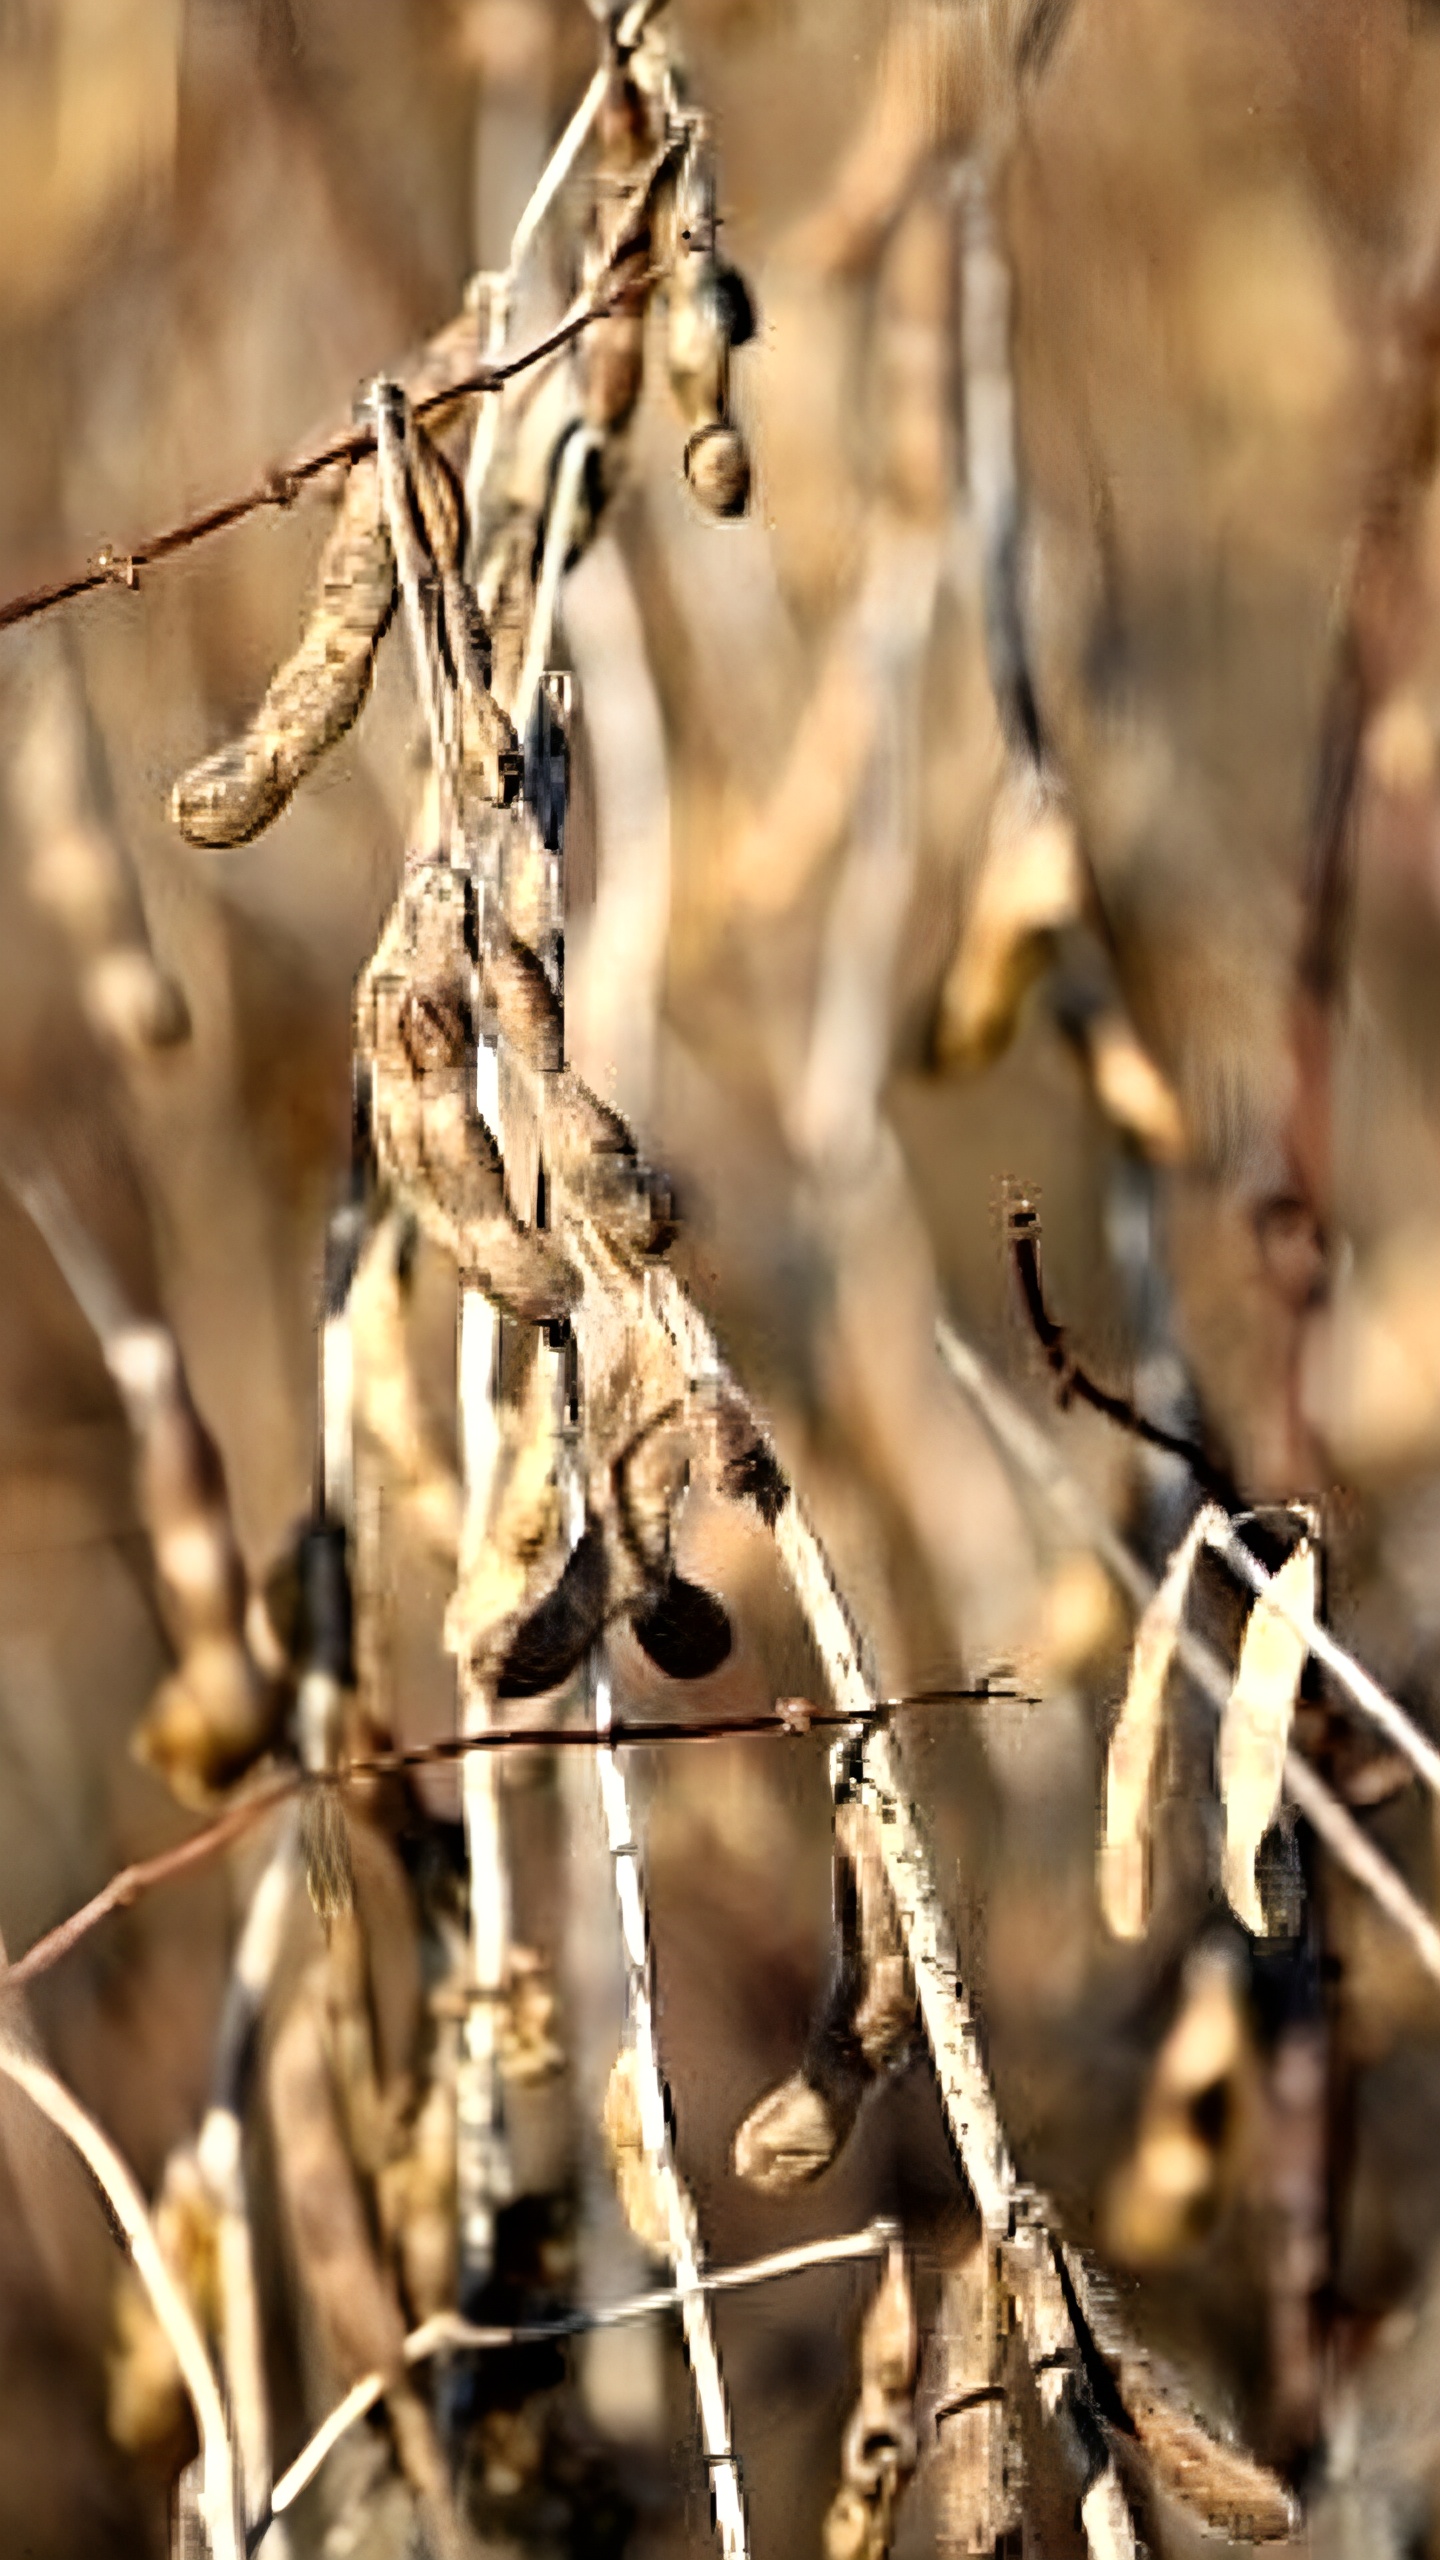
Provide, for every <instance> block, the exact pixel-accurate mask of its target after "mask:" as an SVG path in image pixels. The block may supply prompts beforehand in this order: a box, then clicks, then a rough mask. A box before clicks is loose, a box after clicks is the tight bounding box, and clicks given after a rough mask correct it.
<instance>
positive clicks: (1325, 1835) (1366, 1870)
mask: <svg viewBox="0 0 1440 2560" xmlns="http://www.w3.org/2000/svg"><path fill="white" fill-rule="evenodd" d="M936 1339H937V1341H938V1343H939V1347H940V1355H941V1358H942V1359H943V1360H944V1363H945V1366H946V1367H947V1369H948V1370H949V1371H950V1374H951V1376H952V1377H953V1378H954V1380H955V1382H956V1384H957V1386H959V1387H961V1388H962V1389H963V1391H964V1392H965V1394H966V1395H967V1396H969V1398H970V1400H971V1402H972V1403H973V1404H974V1405H975V1407H976V1408H977V1410H978V1411H979V1413H980V1414H981V1416H982V1418H983V1419H984V1420H985V1421H986V1422H987V1423H988V1424H989V1426H990V1429H991V1430H992V1431H993V1432H994V1434H995V1437H996V1439H997V1440H998V1441H999V1442H1000V1445H1001V1447H1002V1448H1004V1449H1006V1450H1008V1452H1009V1454H1010V1456H1011V1457H1012V1458H1013V1459H1014V1461H1015V1463H1016V1465H1017V1466H1019V1467H1020V1468H1021V1469H1022V1470H1023V1471H1024V1473H1025V1474H1026V1475H1028V1476H1029V1478H1030V1480H1031V1482H1032V1483H1033V1484H1034V1485H1035V1486H1036V1487H1037V1488H1038V1490H1039V1491H1040V1492H1041V1493H1042V1494H1043V1495H1044V1496H1045V1498H1046V1500H1047V1501H1048V1502H1049V1504H1050V1507H1051V1509H1052V1511H1053V1512H1054V1513H1055V1515H1056V1517H1057V1519H1059V1520H1060V1521H1061V1522H1063V1524H1064V1526H1065V1527H1066V1529H1067V1530H1068V1531H1069V1533H1070V1534H1071V1536H1073V1537H1076V1538H1079V1539H1080V1540H1081V1541H1082V1542H1083V1543H1084V1544H1085V1545H1086V1546H1088V1547H1090V1548H1092V1549H1093V1550H1094V1553H1095V1554H1096V1555H1097V1556H1098V1557H1099V1559H1100V1561H1101V1563H1102V1564H1103V1565H1104V1567H1105V1569H1106V1571H1107V1573H1109V1574H1110V1575H1111V1576H1112V1577H1113V1579H1114V1580H1115V1581H1116V1582H1117V1583H1118V1584H1119V1586H1120V1588H1121V1590H1122V1591H1125V1592H1127V1593H1128V1594H1129V1596H1130V1598H1131V1600H1132V1601H1133V1602H1134V1604H1135V1606H1136V1608H1137V1609H1143V1608H1144V1606H1145V1603H1146V1601H1147V1600H1148V1599H1149V1598H1150V1596H1151V1594H1152V1592H1153V1591H1154V1589H1155V1580H1154V1576H1153V1575H1152V1574H1150V1573H1148V1572H1147V1571H1146V1568H1145V1566H1144V1565H1143V1564H1142V1563H1141V1562H1140V1559H1139V1557H1138V1556H1137V1555H1135V1554H1134V1553H1133V1552H1132V1550H1131V1549H1130V1548H1129V1547H1128V1546H1127V1545H1126V1543H1125V1540H1124V1539H1123V1538H1122V1537H1120V1536H1119V1535H1118V1533H1117V1532H1116V1531H1115V1530H1114V1529H1113V1528H1112V1527H1111V1525H1110V1522H1109V1521H1108V1520H1107V1518H1106V1517H1105V1514H1104V1512H1103V1511H1102V1510H1101V1508H1100V1505H1099V1504H1098V1503H1097V1502H1096V1501H1095V1499H1094V1497H1093V1496H1092V1495H1091V1494H1090V1493H1089V1492H1088V1491H1087V1489H1086V1488H1085V1486H1083V1485H1082V1484H1081V1483H1080V1481H1079V1479H1078V1478H1077V1477H1075V1476H1073V1475H1072V1474H1071V1473H1070V1470H1069V1469H1068V1467H1067V1466H1066V1465H1065V1463H1064V1461H1063V1459H1062V1458H1061V1457H1060V1455H1059V1453H1058V1451H1057V1450H1056V1449H1055V1448H1054V1447H1053V1446H1052V1444H1051V1442H1050V1440H1049V1439H1048V1438H1047V1437H1046V1434H1045V1433H1044V1432H1043V1431H1042V1430H1041V1429H1040V1427H1039V1425H1038V1423H1035V1422H1033V1421H1032V1420H1031V1417H1030V1415H1029V1414H1028V1413H1027V1412H1026V1411H1025V1409H1024V1407H1023V1405H1021V1404H1020V1403H1019V1401H1018V1400H1017V1398H1016V1397H1014V1396H1012V1394H1011V1393H1010V1390H1009V1388H1008V1387H1006V1386H1004V1385H1003V1384H1002V1382H1001V1381H1000V1379H999V1378H997V1377H996V1375H995V1373H994V1371H993V1370H992V1369H991V1368H990V1367H989V1366H988V1364H987V1363H986V1362H985V1361H983V1360H982V1359H981V1357H980V1355H979V1353H978V1352H977V1351H975V1350H974V1349H973V1348H972V1347H971V1345H970V1344H969V1343H968V1342H965V1341H963V1340H962V1338H961V1336H960V1335H959V1334H957V1333H956V1331H955V1329H954V1327H953V1326H952V1325H949V1324H945V1323H943V1322H942V1323H941V1324H940V1325H939V1326H938V1327H937V1328H936ZM1260 1570H1261V1568H1260V1567H1259V1566H1257V1567H1256V1571H1257V1573H1258V1572H1259V1571H1260ZM1176 1651H1177V1653H1178V1654H1179V1657H1180V1660H1181V1661H1182V1662H1183V1663H1184V1665H1185V1668H1186V1670H1187V1671H1188V1672H1189V1674H1190V1677H1191V1679H1192V1680H1193V1681H1194V1682H1195V1685H1196V1687H1197V1688H1198V1689H1199V1690H1200V1691H1201V1692H1202V1693H1203V1695H1204V1696H1205V1697H1206V1698H1208V1699H1209V1701H1210V1704H1211V1705H1212V1706H1213V1707H1214V1708H1215V1709H1216V1710H1217V1712H1223V1710H1224V1708H1225V1704H1226V1701H1227V1700H1228V1698H1229V1695H1230V1690H1231V1685H1232V1682H1231V1675H1230V1673H1229V1672H1228V1671H1227V1669H1226V1667H1225V1665H1224V1663H1223V1662H1222V1661H1221V1659H1220V1657H1219V1655H1218V1654H1217V1653H1215V1652H1214V1651H1213V1650H1212V1648H1211V1647H1210V1646H1209V1645H1208V1644H1206V1643H1205V1642H1204V1640H1203V1638H1201V1637H1200V1636H1197V1635H1195V1634H1194V1633H1192V1631H1191V1630H1190V1629H1189V1628H1188V1627H1182V1628H1181V1630H1180V1633H1179V1636H1178V1638H1177V1642H1176ZM1395 1712H1396V1713H1397V1715H1398V1713H1399V1709H1398V1708H1397V1709H1396V1711H1395ZM1285 1789H1286V1793H1287V1794H1288V1795H1289V1796H1290V1798H1291V1800H1292V1802H1293V1803H1294V1804H1296V1805H1297V1806H1298V1807H1299V1809H1300V1811H1301V1812H1302V1813H1303V1814H1304V1816H1305V1819H1306V1821H1307V1822H1308V1823H1309V1824H1310V1826H1311V1828H1312V1830H1314V1831H1315V1832H1316V1834H1317V1835H1318V1837H1319V1838H1320V1839H1322V1840H1323V1841H1324V1843H1325V1845H1326V1847H1327V1849H1328V1850H1329V1851H1330V1853H1331V1856H1332V1857H1333V1858H1334V1859H1335V1860H1336V1862H1337V1864H1338V1865H1340V1866H1342V1867H1344V1868H1345V1870H1346V1872H1347V1874H1349V1875H1351V1876H1353V1877H1354V1879H1355V1881H1356V1883H1357V1884H1360V1885H1363V1886H1364V1888H1365V1890H1366V1892H1367V1893H1370V1894H1373V1896H1374V1898H1375V1900H1376V1901H1377V1902H1378V1903H1379V1905H1380V1907H1381V1909H1382V1910H1383V1911H1385V1912H1386V1913H1388V1915H1389V1917H1390V1918H1391V1919H1392V1920H1393V1921H1394V1923H1395V1925H1396V1927H1397V1928H1398V1929H1400V1930H1402V1931H1403V1932H1404V1935H1405V1936H1406V1937H1407V1938H1408V1939H1409V1940H1410V1943H1411V1945H1412V1946H1413V1947H1414V1949H1415V1952H1416V1954H1417V1955H1418V1957H1419V1958H1420V1961H1421V1963H1422V1964H1423V1966H1424V1967H1425V1970H1426V1972H1427V1973H1428V1974H1431V1975H1433V1977H1434V1979H1435V1980H1436V1981H1437V1982H1440V1928H1437V1927H1436V1925H1435V1922H1434V1921H1433V1920H1432V1919H1431V1917H1430V1914H1429V1912H1428V1911H1426V1910H1425V1909H1424V1907H1423V1906H1422V1904H1420V1903H1419V1902H1417V1901H1416V1899H1415V1896H1414V1895H1413V1894H1412V1893H1411V1891H1410V1888H1409V1886H1408V1885H1407V1884H1406V1883H1405V1881H1404V1879H1403V1878H1402V1877H1401V1876H1400V1875H1398V1874H1397V1873H1396V1870H1395V1869H1394V1867H1392V1866H1391V1864H1390V1862H1389V1860H1388V1859H1386V1858H1382V1857H1381V1855H1380V1853H1379V1851H1378V1850H1377V1849H1375V1848H1374V1847H1373V1846H1372V1845H1371V1843H1370V1841H1368V1840H1367V1839H1366V1837H1365V1834H1364V1832H1363V1831H1362V1830H1361V1829H1360V1826H1359V1824H1358V1823H1357V1822H1355V1821H1353V1820H1352V1819H1351V1817H1350V1815H1349V1814H1348V1813H1347V1812H1346V1810H1345V1808H1344V1806H1343V1805H1342V1804H1341V1803H1340V1801H1339V1799H1338V1798H1337V1797H1336V1796H1334V1795H1332V1794H1331V1791H1330V1789H1329V1788H1328V1787H1327V1786H1326V1784H1325V1782H1324V1780H1323V1779H1322V1778H1319V1777H1317V1776H1316V1773H1315V1771H1314V1770H1313V1769H1312V1768H1311V1767H1310V1765H1309V1762H1308V1761H1306V1760H1302V1759H1301V1757H1300V1754H1299V1753H1298V1752H1297V1751H1287V1753H1286V1755H1285Z"/></svg>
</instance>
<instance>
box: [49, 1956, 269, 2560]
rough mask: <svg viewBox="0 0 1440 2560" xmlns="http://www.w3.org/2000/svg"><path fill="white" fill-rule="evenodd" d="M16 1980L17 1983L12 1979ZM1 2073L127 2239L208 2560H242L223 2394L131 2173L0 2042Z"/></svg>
mask: <svg viewBox="0 0 1440 2560" xmlns="http://www.w3.org/2000/svg"><path fill="white" fill-rule="evenodd" d="M12 1978H13V1977H12ZM0 2073H3V2075H4V2077H5V2078H6V2079H7V2080H11V2081H13V2082H14V2084H15V2086H16V2088H17V2089H22V2090H23V2091H24V2093H25V2095H26V2097H27V2098H28V2099H29V2100H30V2103H31V2105H32V2106H35V2107H38V2108H39V2110H40V2112H41V2114H42V2115H45V2116H48V2117H49V2119H50V2122H51V2123H52V2124H53V2125H54V2126H55V2128H56V2131H57V2132H59V2133H62V2134H63V2135H64V2137H65V2140H66V2141H67V2142H68V2143H69V2144H70V2145H71V2147H72V2149H73V2150H75V2151H77V2152H78V2153H79V2155H80V2158H81V2159H82V2160H83V2161H84V2163H85V2166H86V2168H87V2169H88V2170H89V2172H90V2175H91V2177H92V2178H93V2179H94V2180H95V2183H96V2185H97V2186H98V2187H99V2189H100V2191H101V2193H102V2195H103V2196H104V2198H105V2201H106V2203H107V2205H108V2206H109V2207H110V2210H111V2213H112V2214H113V2216H114V2219H115V2221H116V2223H117V2224H118V2226H119V2229H120V2231H121V2233H122V2235H123V2237H124V2241H125V2245H126V2247H127V2249H128V2250H129V2253H130V2256H131V2258H132V2260H133V2262H134V2266H135V2272H136V2274H137V2275H138V2276H139V2278H140V2281H141V2283H142V2284H143V2285H144V2287H145V2290H146V2292H147V2294H148V2295H149V2297H150V2303H151V2308H152V2309H153V2311H154V2313H155V2317H156V2319H157V2320H158V2322H159V2324H160V2326H161V2328H162V2329H163V2330H164V2332H165V2335H166V2338H167V2339H168V2340H169V2343H170V2346H171V2349H172V2351H173V2353H174V2356H175V2361H176V2363H177V2364H178V2366H179V2368H180V2373H181V2376H182V2379H183V2381H184V2384H185V2388H186V2390H187V2392H188V2393H189V2395H190V2402H191V2406H192V2407H193V2409H194V2412H195V2424H196V2427H197V2429H198V2430H199V2436H200V2461H201V2492H200V2498H201V2508H202V2512H203V2515H204V2520H205V2526H206V2531H207V2533H208V2535H209V2539H210V2560H240V2537H239V2527H238V2518H237V2511H236V2495H235V2488H236V2483H235V2466H234V2462H233V2459H232V2456H231V2450H230V2439H229V2434H228V2432H227V2429H226V2424H225V2410H224V2406H223V2404H222V2402H221V2398H220V2388H219V2385H218V2383H217V2382H216V2379H215V2374H214V2371H213V2368H212V2366H211V2363H210V2358H209V2356H208V2355H207V2354H206V2352H205V2344H204V2341H203V2339H202V2338H201V2335H200V2331H199V2328H198V2327H197V2325H196V2321H195V2314H194V2312H193V2311H192V2310H191V2308H190V2305H189V2303H188V2302H187V2301H186V2299H185V2296H184V2294H183V2293H182V2292H181V2289H180V2287H179V2285H178V2284H177V2283H176V2280H175V2278H174V2276H173V2274H172V2273H171V2271H170V2268H169V2266H168V2264H167V2263H166V2260H165V2256H164V2253H163V2252H162V2250H161V2247H160V2243H159V2241H158V2240H157V2239H156V2236H155V2229H154V2225H153V2224H152V2222H151V2220H150V2216H149V2214H148V2212H147V2211H146V2208H145V2199H144V2197H143V2196H142V2195H141V2193H140V2190H139V2188H138V2186H137V2185H136V2183H135V2180H134V2178H133V2176H132V2175H131V2172H130V2170H129V2169H128V2167H127V2166H126V2164H125V2162H124V2161H123V2160H122V2159H121V2157H120V2154H119V2152H118V2151H117V2150H116V2149H115V2146H114V2144H113V2143H112V2142H111V2140H110V2138H109V2136H108V2134H105V2133H102V2131H101V2129H100V2127H99V2125H98V2124H97V2123H96V2122H95V2119H94V2117H93V2116H91V2115H89V2114H88V2113H87V2112H86V2110H85V2108H84V2107H82V2106H81V2104H80V2101H79V2099H78V2098H75V2097H73V2096H72V2095H71V2093H70V2091H69V2090H68V2089H67V2088H66V2087H65V2085H64V2083H63V2081H61V2080H57V2078H56V2076H55V2074H54V2072H53V2071H50V2070H47V2068H46V2066H45V2065H44V2063H42V2062H37V2061H36V2060H34V2059H33V2057H32V2056H31V2055H29V2054H25V2053H20V2052H17V2050H16V2048H15V2046H14V2045H13V2044H11V2043H10V2042H9V2041H8V2039H6V2038H5V2037H3V2036H0Z"/></svg>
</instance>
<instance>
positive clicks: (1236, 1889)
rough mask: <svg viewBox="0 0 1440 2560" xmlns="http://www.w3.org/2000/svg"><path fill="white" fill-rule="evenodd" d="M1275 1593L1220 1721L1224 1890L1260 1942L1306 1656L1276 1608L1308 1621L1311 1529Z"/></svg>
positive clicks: (1251, 1630)
mask: <svg viewBox="0 0 1440 2560" xmlns="http://www.w3.org/2000/svg"><path fill="white" fill-rule="evenodd" d="M1272 1592H1273V1597H1272V1596H1271V1594H1266V1595H1265V1597H1263V1598H1261V1599H1259V1600H1257V1601H1256V1603H1255V1606H1254V1608H1253V1609H1252V1610H1251V1612H1250V1615H1249V1617H1248V1618H1247V1620H1246V1622H1245V1633H1244V1635H1243V1637H1242V1638H1241V1642H1240V1659H1239V1662H1238V1663H1237V1665H1236V1668H1235V1680H1234V1685H1233V1686H1232V1688H1231V1691H1230V1696H1229V1699H1228V1701H1227V1703H1226V1707H1225V1712H1224V1714H1223V1715H1222V1717H1221V1719H1220V1745H1219V1776H1220V1794H1221V1800H1222V1802H1223V1805H1224V1809H1225V1847H1224V1880H1225V1891H1226V1894H1227V1896H1228V1898H1229V1901H1230V1905H1231V1908H1232V1910H1233V1911H1234V1912H1235V1914H1236V1917H1237V1918H1238V1919H1240V1920H1243V1922H1244V1923H1245V1926H1246V1928H1247V1929H1251V1930H1253V1931H1254V1933H1255V1935H1256V1936H1257V1937H1263V1935H1264V1934H1265V1910H1264V1905H1263V1904H1262V1902H1261V1899H1260V1887H1259V1884H1258V1882H1257V1879H1256V1874H1255V1860H1256V1857H1257V1856H1258V1854H1259V1849H1260V1843H1261V1841H1262V1840H1263V1839H1264V1837H1265V1834H1266V1832H1267V1831H1268V1830H1269V1828H1270V1825H1271V1823H1272V1822H1273V1821H1274V1819H1275V1816H1276V1814H1277V1813H1278V1812H1279V1810H1280V1796H1281V1789H1282V1787H1283V1784H1284V1777H1285V1754H1286V1751H1287V1749H1288V1748H1289V1742H1290V1726H1291V1723H1292V1721H1293V1719H1294V1714H1295V1701H1296V1699H1297V1698H1298V1696H1299V1694H1300V1678H1301V1674H1302V1672H1303V1671H1304V1668H1305V1662H1306V1656H1307V1654H1308V1651H1309V1647H1308V1646H1307V1644H1306V1641H1305V1638H1304V1636H1303V1635H1301V1634H1299V1633H1298V1632H1297V1630H1296V1629H1295V1628H1294V1627H1293V1626H1292V1625H1291V1624H1290V1623H1289V1620H1288V1619H1287V1618H1286V1617H1283V1616H1282V1615H1281V1611H1282V1609H1288V1610H1291V1611H1293V1612H1294V1613H1295V1614H1296V1615H1297V1616H1298V1617H1300V1618H1301V1619H1302V1620H1304V1619H1308V1618H1313V1616H1314V1613H1315V1604H1316V1600H1317V1598H1318V1596H1319V1560H1318V1556H1317V1553H1316V1548H1315V1543H1314V1540H1313V1538H1312V1537H1311V1536H1310V1534H1309V1533H1308V1531H1307V1533H1306V1534H1305V1535H1304V1536H1303V1537H1302V1538H1301V1540H1300V1543H1299V1545H1298V1546H1296V1547H1295V1548H1294V1549H1293V1550H1292V1552H1291V1553H1290V1554H1289V1555H1288V1556H1287V1557H1286V1559H1285V1562H1284V1563H1283V1564H1282V1566H1281V1567H1280V1570H1279V1572H1278V1573H1277V1574H1276V1576H1275V1578H1274V1583H1273V1585H1272Z"/></svg>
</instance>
